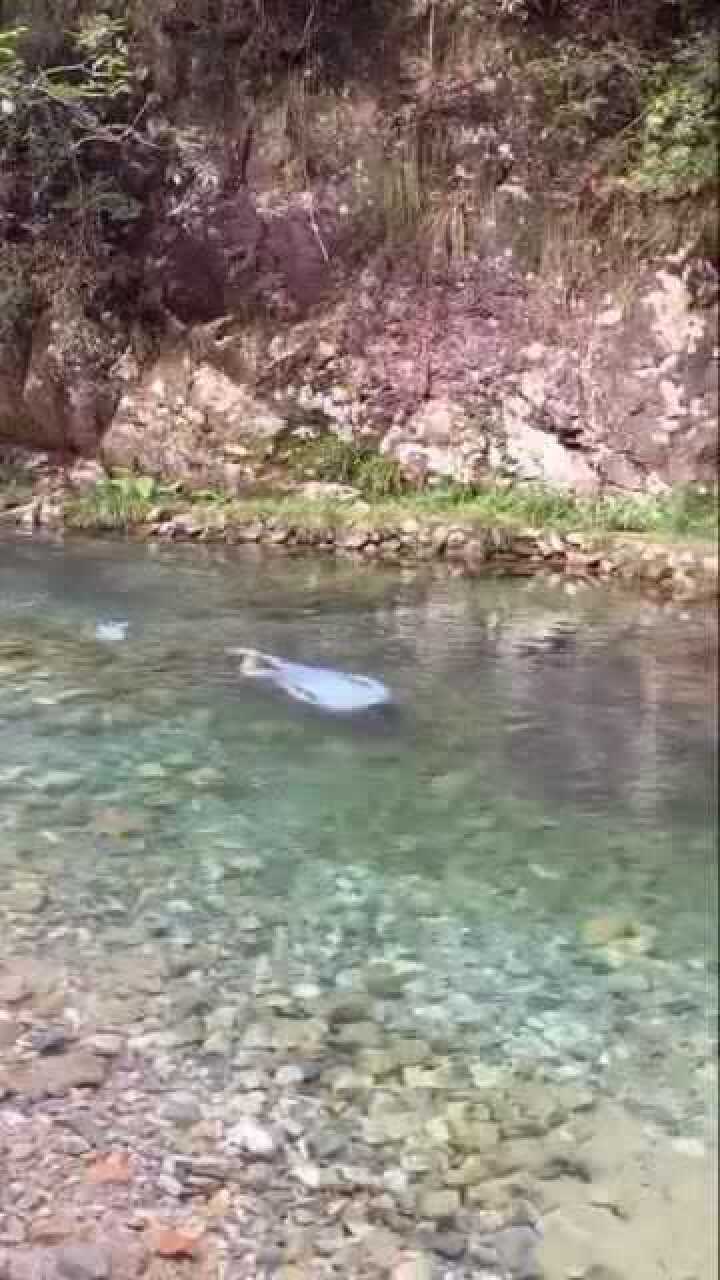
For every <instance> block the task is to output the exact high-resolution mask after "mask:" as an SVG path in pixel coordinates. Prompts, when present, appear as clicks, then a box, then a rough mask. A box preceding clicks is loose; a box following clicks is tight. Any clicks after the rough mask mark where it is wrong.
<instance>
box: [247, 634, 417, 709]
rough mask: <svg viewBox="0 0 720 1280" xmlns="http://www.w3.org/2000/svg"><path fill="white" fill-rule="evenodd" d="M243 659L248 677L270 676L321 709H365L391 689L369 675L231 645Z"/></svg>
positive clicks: (382, 700)
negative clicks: (303, 663) (347, 673)
mask: <svg viewBox="0 0 720 1280" xmlns="http://www.w3.org/2000/svg"><path fill="white" fill-rule="evenodd" d="M228 652H229V653H230V654H232V655H233V656H234V657H239V658H241V659H242V663H241V666H240V670H241V673H242V674H243V675H244V676H247V677H248V678H249V679H254V680H269V681H270V682H271V683H272V684H275V685H277V687H278V688H280V689H282V690H283V691H284V692H285V693H287V694H289V696H290V697H291V698H296V699H297V701H298V702H308V703H310V704H311V705H312V706H315V707H321V708H322V710H323V711H334V712H343V711H344V712H351V711H368V710H370V708H371V707H381V706H384V705H385V704H386V703H388V702H390V701H391V693H390V690H389V689H388V688H387V687H386V685H384V684H382V682H381V681H380V680H373V679H372V678H371V677H370V676H356V675H345V674H344V673H343V672H341V671H332V670H330V669H329V668H327V667H306V666H304V665H302V664H301V663H298V662H285V661H284V659H282V658H275V657H273V656H272V654H269V653H259V652H258V650H257V649H230V650H228Z"/></svg>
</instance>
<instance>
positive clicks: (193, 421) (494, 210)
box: [0, 4, 718, 492]
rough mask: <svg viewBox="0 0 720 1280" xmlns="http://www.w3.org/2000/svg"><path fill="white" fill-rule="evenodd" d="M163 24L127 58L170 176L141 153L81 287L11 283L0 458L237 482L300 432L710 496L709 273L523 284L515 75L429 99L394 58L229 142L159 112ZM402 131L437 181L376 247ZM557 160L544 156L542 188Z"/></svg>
mask: <svg viewBox="0 0 720 1280" xmlns="http://www.w3.org/2000/svg"><path fill="white" fill-rule="evenodd" d="M176 7H177V6H173V5H172V4H168V5H166V6H165V8H166V9H167V14H166V15H165V16H166V18H167V19H168V21H167V22H166V23H165V25H164V26H163V25H162V23H161V24H160V25H159V26H157V28H153V30H152V32H151V34H153V32H154V37H157V38H158V39H159V38H160V36H162V39H161V40H160V44H159V45H157V40H156V41H155V44H156V45H157V47H155V45H153V46H152V49H151V50H150V54H149V55H148V56H149V57H150V55H151V57H150V60H151V64H152V74H153V79H154V83H155V86H156V91H155V94H154V96H152V107H153V110H155V111H156V112H157V120H153V119H151V120H150V121H149V123H148V128H149V130H150V136H155V134H154V133H153V130H155V132H156V133H158V136H161V135H162V129H163V128H165V127H166V126H167V120H166V118H165V117H164V116H163V114H162V112H163V110H165V109H167V110H168V112H169V110H170V104H172V107H173V111H174V114H175V120H176V123H177V121H178V120H180V122H181V124H183V127H182V128H180V129H179V132H178V134H177V137H178V138H179V139H180V141H179V142H178V141H177V140H176V143H175V144H174V149H173V150H172V161H170V160H168V163H167V164H165V165H164V166H162V165H161V166H159V167H158V163H157V161H156V160H153V161H152V163H150V161H148V160H147V157H145V159H144V160H143V163H144V164H145V165H146V168H147V172H144V176H143V177H142V182H141V180H140V178H139V177H137V175H136V178H135V181H136V186H137V189H138V190H140V187H141V186H143V183H144V187H147V191H146V192H145V194H144V196H143V202H142V208H143V214H142V217H141V218H140V219H139V221H137V222H136V223H133V224H132V226H129V227H128V228H126V229H125V230H124V231H122V229H121V232H122V233H120V232H119V233H117V234H116V235H115V240H114V242H113V243H112V245H109V246H107V245H106V246H105V247H104V248H102V252H99V251H98V252H96V254H95V257H94V258H93V260H92V262H91V263H90V264H88V263H85V267H86V270H85V275H84V277H83V284H82V286H75V285H74V284H73V283H72V281H73V278H74V277H73V275H72V272H69V273H68V274H67V275H66V277H65V279H66V283H65V285H61V287H59V288H58V287H57V280H58V275H57V273H56V274H55V276H54V277H53V287H52V288H50V287H45V285H44V284H43V281H42V278H41V273H40V275H39V276H38V275H37V273H36V281H35V283H34V286H33V287H34V298H33V306H32V308H30V309H25V310H24V311H22V314H20V315H19V317H14V316H12V315H11V316H10V318H9V319H7V318H6V321H5V323H4V324H3V323H0V442H2V441H6V442H14V443H17V442H21V443H29V444H32V445H36V446H37V445H39V446H42V447H45V448H49V449H52V450H58V451H61V452H63V453H65V454H74V455H80V456H98V457H100V458H101V459H102V460H103V461H105V462H106V463H107V464H108V465H111V466H136V467H138V468H139V469H140V470H142V471H147V472H150V473H155V474H157V473H161V472H163V473H166V474H167V473H171V474H173V475H174V476H176V477H178V478H183V479H192V480H193V481H197V482H198V483H201V484H213V485H222V486H225V487H229V488H231V489H237V488H240V489H241V488H242V487H243V485H244V484H246V483H247V482H251V481H252V480H253V478H254V475H255V470H256V467H255V463H256V462H257V459H258V458H262V456H263V455H264V454H266V453H267V452H268V451H269V450H270V449H271V448H272V443H273V441H274V440H275V439H276V438H277V437H279V436H281V435H282V433H283V432H285V431H287V429H288V427H294V426H297V425H298V424H300V425H302V424H306V425H308V426H309V427H311V428H312V429H317V428H318V427H321V428H323V429H329V430H332V431H336V432H338V433H340V434H341V435H343V436H345V437H347V438H356V439H358V440H360V441H362V442H363V443H367V442H370V443H373V444H374V445H376V446H377V447H378V448H379V449H380V450H381V451H382V452H384V453H387V454H388V455H390V456H392V457H394V458H396V459H397V460H399V461H400V462H401V464H402V465H403V466H404V467H405V468H406V470H407V471H408V473H409V474H410V475H412V476H414V477H416V478H417V479H418V480H420V479H422V478H423V477H425V476H428V475H438V476H445V477H452V478H453V479H455V480H458V481H461V482H462V481H467V482H474V481H478V480H480V479H482V478H484V477H486V476H488V475H492V474H498V473H499V474H502V475H510V476H516V477H518V478H520V479H526V480H538V481H542V482H545V483H547V484H550V485H557V486H560V487H568V488H572V489H575V490H577V491H581V492H592V491H595V490H597V489H599V488H604V487H608V486H609V487H612V488H618V489H626V490H637V491H640V490H647V489H653V488H662V487H663V486H666V485H674V484H685V483H689V482H696V481H698V482H703V483H712V482H713V481H714V479H715V476H716V468H717V461H718V448H717V412H718V403H717V360H718V347H717V326H718V302H717V294H718V288H717V274H716V272H715V270H714V268H713V267H712V266H711V265H710V264H709V263H708V262H706V261H705V260H704V258H703V256H702V254H701V253H699V251H698V250H697V249H696V248H694V247H693V246H692V244H689V245H688V247H687V249H686V250H684V251H683V252H681V253H679V254H676V255H675V256H674V257H670V256H669V254H667V253H666V254H665V255H661V256H660V257H659V258H656V259H654V260H652V261H646V262H645V264H644V265H642V266H641V267H639V266H637V264H636V265H635V267H634V268H633V270H632V272H628V273H627V274H626V275H624V276H623V274H622V273H621V272H618V271H616V272H615V273H614V275H612V276H609V275H608V273H607V271H604V272H600V271H599V272H598V274H597V279H596V280H595V281H593V279H592V278H590V279H588V277H587V276H585V277H584V278H583V280H582V282H581V283H577V281H575V279H574V276H573V272H572V271H571V270H570V267H569V265H568V263H567V262H565V263H564V264H562V263H561V266H560V268H559V269H558V268H557V263H555V266H553V265H552V264H551V263H549V261H547V262H545V263H542V262H541V263H540V265H539V266H538V265H537V264H536V265H535V267H534V268H533V269H530V265H529V263H528V260H527V256H523V254H522V253H521V251H520V249H519V247H518V246H519V244H520V242H521V241H522V240H523V237H525V238H527V236H529V235H530V232H531V225H530V224H531V221H532V215H531V212H530V206H531V205H532V204H533V201H535V203H537V199H536V198H537V184H538V181H539V179H538V176H537V172H536V170H538V161H537V157H536V152H537V151H538V149H539V148H540V147H541V131H540V129H539V119H538V117H537V115H535V116H534V115H533V109H532V106H529V105H528V103H529V102H530V99H531V95H530V94H528V92H527V91H526V90H527V84H526V80H527V77H526V76H525V78H524V72H523V68H522V67H521V68H520V72H518V70H517V67H516V68H515V70H514V71H513V69H512V64H511V63H510V62H508V61H507V60H506V61H505V62H503V58H502V57H501V56H500V55H499V54H498V50H497V48H496V47H495V46H493V45H492V42H490V41H488V43H487V47H485V46H484V45H482V42H481V43H480V44H479V45H477V47H475V48H474V51H473V56H472V58H470V60H469V62H468V56H465V57H464V60H463V57H462V56H460V54H459V53H457V52H456V54H455V55H454V56H453V58H450V57H449V55H448V61H447V66H448V67H449V72H446V74H445V75H444V76H441V75H438V74H436V75H435V76H434V77H430V80H429V81H428V76H427V74H426V73H425V74H424V73H423V71H422V67H421V68H420V69H419V70H418V67H417V66H416V65H415V64H414V63H413V62H412V59H410V58H409V56H405V59H404V61H403V59H402V58H400V59H399V62H398V68H397V80H396V83H394V84H393V85H389V84H388V82H387V80H386V81H385V82H384V83H381V85H380V86H379V87H378V88H376V89H373V88H372V85H371V83H370V81H369V80H366V81H365V82H364V83H362V84H360V83H359V82H358V81H357V80H356V81H355V82H354V83H353V85H352V88H348V87H347V85H346V86H345V87H344V88H343V89H342V91H333V92H330V91H329V90H327V91H324V92H323V93H317V94H316V95H315V97H314V98H312V97H311V96H310V95H309V92H308V91H306V90H305V89H304V88H303V81H302V78H301V79H300V80H299V81H298V79H297V76H295V79H294V80H293V81H292V83H293V84H294V85H295V88H294V90H293V94H294V96H293V94H289V95H288V96H286V98H285V100H284V102H282V101H281V102H280V104H279V105H278V103H277V102H275V103H273V100H272V96H271V98H270V99H269V100H268V101H267V102H266V103H264V106H263V109H262V110H260V111H258V110H256V111H255V122H254V124H253V126H252V129H248V124H247V120H248V119H249V117H248V114H247V109H248V108H247V99H248V94H247V93H245V97H244V98H243V96H242V94H241V95H240V98H239V99H238V101H237V102H235V101H233V104H231V105H232V110H231V111H230V108H229V106H228V104H227V103H226V104H225V107H224V108H223V110H224V116H223V119H222V130H221V132H222V139H221V140H220V141H218V116H217V110H219V108H218V107H217V103H216V104H215V106H214V107H212V104H209V105H208V107H207V111H206V113H205V116H203V111H202V101H201V100H202V94H201V93H200V92H199V84H198V82H197V80H194V81H193V82H192V85H193V87H192V92H191V93H190V95H189V98H188V99H187V101H184V100H183V98H182V93H181V89H182V86H183V84H185V85H186V87H187V83H188V82H187V75H188V74H189V72H188V67H189V63H188V57H189V50H190V49H191V48H192V47H194V46H193V44H192V39H190V37H189V36H188V34H187V31H185V28H182V31H181V29H180V28H178V32H180V34H178V32H176V31H175V28H174V27H173V25H172V22H171V21H170V18H171V17H172V14H173V13H175V9H176ZM240 7H242V6H240ZM163 13H165V9H163ZM168 15H170V16H169V17H168ZM188 30H189V28H188ZM182 32H184V33H185V34H182ZM191 34H192V33H191ZM189 39H190V43H189V44H188V40H189ZM151 43H152V42H151ZM186 46H187V47H186ZM203 47H204V46H203ZM398 48H402V46H401V45H398V47H397V48H396V50H395V52H396V53H397V52H398ZM153 50H154V52H153ZM183 50H184V52H183ZM206 52H207V50H206ZM405 52H406V54H407V50H406V51H405ZM501 52H502V51H501ZM181 54H182V57H181V56H180V55H181ZM152 58H154V59H155V62H154V63H152ZM416 61H417V60H416ZM186 64H187V65H186ZM508 67H510V69H509V70H508V69H507V68H508ZM183 68H185V69H184V71H183ZM503 68H504V69H503ZM210 70H211V68H209V66H208V67H206V72H207V74H208V75H210ZM293 74H294V73H293ZM183 77H184V78H183ZM209 83H210V81H208V84H209ZM213 83H214V82H213ZM213 112H215V114H214V115H213ZM228 112H229V114H228ZM188 116H189V118H190V121H191V124H190V125H189V126H188V125H187V124H186V122H185V123H183V122H184V121H185V120H186V117H188ZM151 125H152V128H150V126H151ZM158 131H159V132H158ZM381 134H382V138H381V137H380V135H381ZM408 138H410V139H411V140H412V139H414V142H413V146H415V147H416V150H417V148H420V149H422V148H423V147H425V149H426V150H427V148H430V150H431V152H432V155H433V156H435V155H436V153H438V154H439V152H438V148H440V151H441V152H442V165H443V172H444V173H445V175H446V177H445V179H444V182H445V185H444V186H442V188H441V189H439V191H438V193H435V191H433V193H432V196H431V198H430V199H429V203H428V209H429V213H428V219H426V221H427V223H428V225H427V226H425V223H424V222H423V220H422V219H420V220H419V229H418V234H417V236H416V237H415V238H414V239H413V240H411V241H408V240H407V238H405V239H403V238H402V237H400V238H399V239H398V238H397V237H394V236H393V234H391V231H390V230H388V227H387V226H385V229H384V232H383V234H379V233H378V222H379V221H382V220H383V219H384V220H385V222H387V220H388V218H391V217H392V215H393V213H396V214H398V216H399V217H400V218H401V220H402V218H403V217H405V216H407V214H408V207H407V206H408V203H410V204H411V203H412V199H413V189H412V181H413V174H415V176H417V172H418V170H417V166H416V167H415V168H413V164H415V165H416V161H417V155H416V154H415V152H413V151H412V148H410V149H409V143H408ZM542 145H545V144H544V143H543V144H542ZM433 148H434V149H435V150H432V149H433ZM152 154H153V155H154V154H155V153H152ZM413 157H414V159H413ZM411 162H412V163H411ZM433 163H435V161H433ZM133 164H135V167H136V168H139V169H142V165H141V164H139V162H137V163H136V161H133ZM153 165H154V166H155V168H153ZM378 170H379V171H380V173H381V177H380V179H379V180H378V177H377V174H378ZM581 170H582V166H581V165H580V163H579V161H578V158H577V156H569V157H568V168H567V174H566V176H565V179H564V180H565V183H566V185H572V183H573V182H574V181H576V180H578V181H579V178H580V176H581ZM533 175H535V176H534V177H533ZM141 176H142V175H141ZM533 181H534V182H535V187H533ZM21 186H22V183H21V182H20V180H19V179H18V181H17V182H16V183H15V186H14V187H13V189H12V190H10V189H9V188H8V190H7V191H6V190H5V189H2V190H0V232H1V231H2V228H3V226H5V227H10V228H14V230H13V235H14V236H15V238H16V239H19V242H20V248H19V250H18V255H19V258H18V260H19V261H21V262H24V267H23V270H24V271H25V273H26V277H27V274H28V263H30V266H31V267H32V252H33V251H32V250H31V249H28V248H27V246H26V247H25V248H23V238H22V233H21V231H20V230H18V228H19V227H20V226H21V223H20V221H19V214H18V213H17V210H16V208H15V205H13V200H15V201H16V202H17V199H18V196H17V190H18V189H20V187H21ZM144 187H143V190H144ZM436 194H437V199H436ZM398 204H399V209H398V208H396V206H397V205H398ZM416 212H417V211H416ZM22 225H25V224H22ZM591 226H592V219H590V220H589V222H588V235H590V228H591ZM61 236H62V230H61V228H59V227H58V226H55V227H54V230H52V231H51V233H50V239H51V241H52V242H53V243H54V245H55V252H56V254H57V253H59V247H58V246H59V241H60V240H61ZM53 237H54V239H53ZM23 254H24V258H23ZM70 256H71V255H70ZM80 274H81V275H82V272H81V273H80ZM76 276H77V272H76ZM88 277H89V280H88ZM68 282H69V283H68Z"/></svg>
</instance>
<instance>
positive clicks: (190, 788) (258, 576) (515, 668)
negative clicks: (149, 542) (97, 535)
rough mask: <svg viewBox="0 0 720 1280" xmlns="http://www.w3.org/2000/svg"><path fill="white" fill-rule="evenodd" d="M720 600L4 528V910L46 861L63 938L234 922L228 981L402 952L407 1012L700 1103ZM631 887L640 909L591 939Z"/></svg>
mask: <svg viewBox="0 0 720 1280" xmlns="http://www.w3.org/2000/svg"><path fill="white" fill-rule="evenodd" d="M108 620H122V621H125V622H127V623H128V629H127V639H126V640H125V641H124V642H119V643H116V644H112V643H100V642H98V641H97V640H96V638H95V627H96V625H97V623H98V622H104V621H108ZM713 628H714V622H713V619H712V616H711V614H710V613H705V612H695V611H693V612H690V613H685V614H683V613H681V612H679V611H670V610H663V609H660V608H659V607H656V606H653V605H649V604H647V603H645V604H640V603H638V602H637V601H634V600H630V599H624V598H622V597H620V598H618V597H612V598H611V597H609V596H607V595H606V594H605V593H604V591H600V590H597V591H596V590H592V591H590V592H588V593H583V594H581V595H579V596H574V597H571V596H568V595H567V594H566V593H565V592H564V591H563V590H562V589H561V588H559V587H550V586H549V585H547V584H545V585H543V584H541V583H539V582H536V583H527V582H520V581H517V580H514V581H505V582H490V581H488V582H487V583H474V584H471V585H469V584H467V583H464V582H462V581H458V580H451V581H447V580H432V579H431V578H427V577H426V578H423V577H412V576H408V577H407V578H403V577H400V576H398V575H394V574H382V573H377V572H374V571H369V570H367V569H362V570H360V569H358V568H357V567H355V566H354V565H351V564H332V565H326V564H324V563H323V564H318V563H317V562H316V561H302V560H295V561H290V560H287V559H285V558H278V559H273V558H270V559H268V558H257V557H254V556H252V555H249V554H233V553H228V552H219V551H217V552H216V551H212V552H210V551H207V552H205V551H203V550H201V549H198V548H184V549H176V548H162V549H158V548H153V549H143V548H140V547H137V546H125V545H121V544H107V543H87V544H85V543H71V544H69V545H67V546H65V547H63V546H59V545H53V544H49V543H48V544H43V543H37V542H32V543H31V542H25V541H8V542H4V543H0V861H2V862H5V864H6V867H5V868H2V871H3V874H2V879H1V881H0V910H2V908H3V901H2V898H3V893H6V894H7V893H9V894H10V906H11V908H12V889H13V884H14V882H15V881H16V880H17V877H18V876H21V877H22V875H26V874H28V873H32V874H33V875H36V874H38V875H40V876H42V877H43V882H44V883H47V884H48V885H49V897H48V901H47V903H45V904H43V906H42V908H40V909H41V910H42V912H43V913H44V917H45V918H46V920H47V927H48V936H49V937H52V938H54V939H60V944H61V945H66V947H67V951H68V955H72V952H73V947H74V946H76V945H77V941H78V939H83V938H87V937H92V939H93V944H94V945H95V946H96V947H98V948H100V950H101V951H102V952H103V953H104V954H107V955H108V956H113V957H114V958H115V959H117V957H118V956H120V957H122V954H123V953H124V952H125V951H127V950H132V949H133V948H137V947H142V945H143V944H144V943H146V942H147V941H148V940H152V941H153V943H154V944H155V945H158V946H161V947H167V948H168V949H173V948H175V949H177V948H178V947H183V946H189V945H192V944H193V943H196V942H199V943H204V942H207V941H213V942H215V943H217V944H219V945H221V946H222V948H224V953H225V954H226V956H227V963H226V966H225V969H224V970H223V974H222V982H223V984H224V985H225V986H229V987H232V986H233V984H235V985H238V984H241V983H242V981H243V974H246V973H247V971H248V966H253V968H254V969H255V970H256V969H257V968H258V966H260V967H262V966H263V965H266V966H269V967H271V968H275V969H280V970H282V972H283V974H284V975H285V978H286V980H287V981H288V982H290V983H291V984H292V983H294V984H296V985H298V984H306V985H307V984H316V985H319V986H320V987H322V988H325V987H331V986H334V985H337V984H339V985H341V986H342V985H348V986H349V985H353V984H357V982H358V980H360V981H362V980H363V975H366V974H367V971H368V966H369V965H370V964H371V962H374V961H378V960H387V961H388V962H389V963H390V964H391V965H392V967H393V969H394V970H395V971H396V972H398V971H399V972H400V973H401V974H402V982H401V984H400V987H401V993H400V995H399V996H398V994H397V991H396V992H394V993H393V998H392V999H388V1002H387V1011H386V1013H387V1018H388V1020H389V1021H390V1022H391V1023H393V1025H396V1026H398V1027H400V1028H402V1027H405V1028H408V1029H409V1028H414V1029H417V1028H421V1029H422V1030H423V1031H424V1032H425V1033H428V1034H430V1033H432V1034H433V1035H435V1036H436V1037H441V1038H442V1039H443V1040H444V1041H446V1042H448V1043H449V1044H451V1045H453V1046H456V1047H457V1049H458V1050H459V1051H460V1052H462V1053H465V1054H467V1055H468V1057H472V1058H473V1059H474V1060H477V1061H482V1062H483V1063H484V1064H487V1065H489V1066H493V1064H497V1065H507V1064H508V1063H511V1064H513V1065H517V1066H519V1067H524V1066H527V1067H528V1068H529V1069H532V1070H535V1069H538V1068H540V1069H542V1070H543V1071H544V1072H545V1073H547V1074H548V1075H549V1076H551V1077H555V1078H557V1079H563V1080H578V1081H580V1082H581V1083H585V1084H590V1085H591V1086H592V1087H594V1088H597V1089H598V1090H607V1091H609V1092H611V1093H613V1094H614V1095H615V1096H619V1097H621V1098H623V1099H624V1100H626V1101H627V1102H628V1103H630V1104H631V1105H633V1106H634V1107H636V1108H637V1109H638V1110H640V1111H641V1112H642V1113H643V1114H647V1115H649V1116H650V1117H651V1118H653V1119H656V1120H658V1121H660V1122H661V1123H663V1124H664V1125H667V1126H668V1127H670V1128H671V1129H672V1130H673V1132H677V1133H680V1134H683V1133H686V1132H688V1131H689V1129H692V1128H695V1127H697V1126H702V1125H703V1124H704V1123H705V1122H706V1121H707V1119H708V1117H709V1115H710V1112H711V1110H712V1104H713V1090H714V1064H715V1057H716V1043H715V1040H714V1035H715V1032H714V1026H715V1024H714V1022H713V1020H712V1015H713V1008H714V998H715V990H716V988H715V976H716V955H717V946H716V938H717V933H716V920H715V904H716V901H717V871H716V858H717V838H716V830H717V815H716V807H715V782H714V778H715V747H714V743H715V715H714V701H715V695H714V690H715V688H716V675H715V667H714V663H715V656H714V655H715V653H716V639H715V634H714V630H713ZM232 645H249V646H253V647H257V648H260V649H263V650H267V651H270V652H275V653H278V654H280V655H282V656H285V657H289V658H295V659H299V660H303V661H308V662H317V663H318V664H324V665H328V666H338V667H340V668H345V669H347V670H350V671H357V672H361V673H366V674H368V675H372V676H376V677H379V678H380V679H382V680H384V681H385V682H386V683H388V684H389V685H390V686H391V688H392V689H393V691H394V692H395V694H396V697H397V710H396V713H395V714H394V715H392V716H389V717H383V716H380V717H375V718H372V717H370V718H367V719H357V720H353V721H338V720H334V719H327V718H323V717H322V716H319V715H318V714H316V713H312V712H309V711H308V710H307V709H305V708H303V707H301V706H298V705H296V704H293V703H291V702H289V701H288V700H286V699H285V698H283V697H282V696H281V695H273V694H272V692H271V691H269V690H268V689H267V688H266V687H264V686H262V685H259V684H254V683H250V682H245V681H242V680H239V679H238V676H237V671H236V665H235V664H234V663H233V661H232V660H231V659H229V658H228V656H227V654H226V649H227V647H228V646H232ZM605 917H613V918H614V917H619V918H621V919H622V920H623V921H625V922H626V924H627V932H628V933H630V934H631V935H632V936H631V937H630V938H629V939H627V938H626V939H625V940H624V941H623V940H622V939H621V940H620V941H619V942H618V941H617V939H616V938H614V937H613V938H611V939H610V944H609V946H605V945H591V943H593V942H597V937H596V936H591V935H588V933H587V927H588V923H589V922H591V921H596V920H597V919H598V918H605ZM14 918H15V916H14V915H13V913H12V910H11V919H14ZM603 929H604V926H602V925H601V926H600V933H601V935H602V934H603ZM610 932H611V933H612V929H611V931H610ZM8 936H10V935H9V934H8V935H6V940H5V943H4V945H7V937H8ZM18 936H19V939H20V944H22V928H20V931H19V935H18ZM63 940H64V942H63ZM188 1052H190V1050H188Z"/></svg>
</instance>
